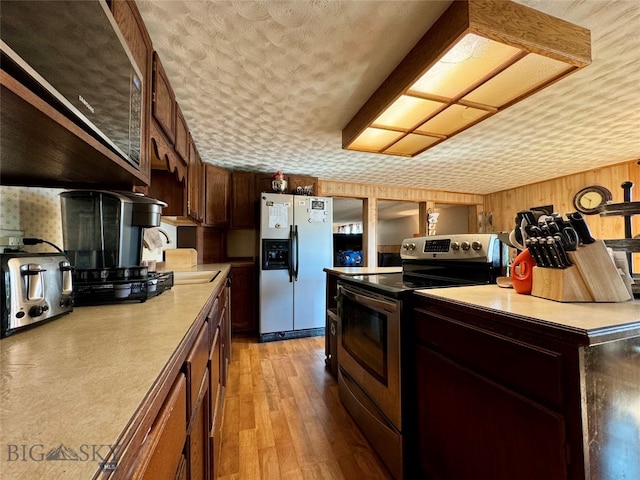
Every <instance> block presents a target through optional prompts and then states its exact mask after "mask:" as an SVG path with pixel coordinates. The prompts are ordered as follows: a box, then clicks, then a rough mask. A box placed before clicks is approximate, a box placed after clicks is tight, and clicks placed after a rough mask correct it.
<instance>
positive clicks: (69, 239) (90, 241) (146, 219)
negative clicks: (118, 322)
mask: <svg viewBox="0 0 640 480" xmlns="http://www.w3.org/2000/svg"><path fill="white" fill-rule="evenodd" d="M60 197H61V205H62V236H63V239H64V250H65V253H66V254H67V256H68V257H69V261H70V262H71V265H72V266H73V267H74V269H73V279H74V283H75V288H74V294H75V302H76V305H100V304H104V303H115V302H123V301H145V300H147V299H148V298H151V297H153V296H156V295H158V294H160V293H162V292H163V291H164V290H166V289H168V288H171V287H172V286H173V274H172V273H171V272H167V273H163V274H157V273H155V272H149V271H148V269H147V267H144V266H142V265H141V260H142V245H143V237H144V228H149V227H157V226H159V225H160V214H161V212H162V208H163V207H165V206H166V203H164V202H161V201H159V200H155V199H153V198H148V197H145V196H142V195H137V194H133V193H128V192H109V191H102V190H72V191H67V192H62V193H61V194H60Z"/></svg>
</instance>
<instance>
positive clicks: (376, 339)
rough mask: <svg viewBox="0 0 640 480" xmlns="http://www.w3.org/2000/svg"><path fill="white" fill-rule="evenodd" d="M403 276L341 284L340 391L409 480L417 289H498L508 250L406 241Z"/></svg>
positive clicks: (486, 241)
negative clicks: (411, 328)
mask: <svg viewBox="0 0 640 480" xmlns="http://www.w3.org/2000/svg"><path fill="white" fill-rule="evenodd" d="M401 257H402V262H403V264H402V273H392V274H379V275H359V276H346V275H341V276H340V277H339V278H338V362H339V369H338V385H339V394H340V399H341V401H342V403H343V404H344V406H345V408H346V409H347V410H348V411H349V413H350V414H351V415H352V416H353V418H354V420H355V421H356V423H357V424H358V426H359V427H360V428H361V430H362V431H363V432H364V433H365V436H366V437H367V439H368V440H369V442H370V443H371V445H372V446H373V448H374V449H375V450H376V451H377V452H378V454H379V456H380V458H381V459H382V460H383V462H384V463H385V464H386V465H387V468H388V469H389V471H390V472H391V474H392V475H393V476H394V477H395V478H397V479H403V478H409V477H408V475H407V474H408V473H409V471H410V470H409V469H408V468H407V466H406V460H407V458H408V457H410V455H409V453H408V452H410V445H409V443H410V442H408V441H407V439H406V436H407V432H410V430H411V422H412V421H413V420H412V419H411V418H408V417H407V411H406V410H407V407H406V400H407V399H409V398H411V397H412V396H413V395H412V390H411V389H412V382H411V381H410V380H409V381H408V377H409V373H408V372H410V369H411V366H412V364H413V361H412V360H411V359H412V355H413V353H412V352H413V348H412V339H411V338H407V336H406V335H404V334H403V331H404V330H405V324H406V322H409V321H411V316H412V298H413V292H414V291H415V290H417V289H423V288H435V287H454V286H458V285H474V284H483V283H495V279H496V278H497V277H498V276H499V275H500V274H501V272H502V270H503V263H504V260H503V255H502V248H501V242H500V241H499V240H498V238H497V236H496V235H493V234H477V235H474V234H465V235H452V236H442V235H437V236H429V237H421V238H410V239H407V240H404V241H403V243H402V250H401Z"/></svg>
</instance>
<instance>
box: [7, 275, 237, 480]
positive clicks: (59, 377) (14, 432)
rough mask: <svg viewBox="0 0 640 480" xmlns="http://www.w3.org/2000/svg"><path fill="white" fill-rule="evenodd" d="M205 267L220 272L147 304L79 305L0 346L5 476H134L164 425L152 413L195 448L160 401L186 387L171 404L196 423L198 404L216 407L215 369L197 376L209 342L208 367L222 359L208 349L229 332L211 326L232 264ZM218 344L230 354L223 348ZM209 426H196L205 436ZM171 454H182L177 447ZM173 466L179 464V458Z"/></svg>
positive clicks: (74, 479)
mask: <svg viewBox="0 0 640 480" xmlns="http://www.w3.org/2000/svg"><path fill="white" fill-rule="evenodd" d="M208 268H209V269H211V270H219V271H220V274H218V275H217V276H216V277H215V278H214V280H213V281H212V282H210V283H196V284H189V285H174V286H173V287H172V288H171V289H170V290H167V291H165V292H163V293H162V294H161V295H159V296H157V297H154V298H151V299H149V300H147V301H146V302H144V303H124V304H115V305H102V306H94V307H77V308H75V309H74V311H73V312H71V313H70V314H68V315H64V316H62V317H59V318H56V319H54V320H53V321H51V322H49V323H47V324H44V325H41V326H38V327H36V328H33V329H31V330H28V331H23V332H19V333H16V334H15V335H13V336H10V337H8V338H5V339H3V340H1V341H0V355H1V357H0V358H1V362H0V368H1V371H2V385H1V395H2V401H1V410H0V425H1V433H0V442H1V448H2V454H1V455H0V472H2V477H3V478H11V479H14V480H21V479H25V480H32V479H35V478H43V479H44V478H51V479H53V478H55V479H70V480H79V479H91V478H132V475H133V474H132V472H134V471H135V472H137V473H138V474H140V473H141V468H142V467H146V466H149V465H152V463H153V452H150V451H147V450H148V449H149V444H151V443H152V442H155V441H156V439H155V437H154V434H155V433H156V430H157V428H156V427H158V426H164V424H163V425H158V423H159V422H157V421H156V417H157V418H158V419H160V420H167V421H168V423H167V425H172V424H171V421H173V420H172V418H173V417H176V418H175V420H176V421H177V423H178V425H180V423H182V430H181V434H180V435H179V436H178V438H181V439H182V440H183V443H184V440H186V441H189V442H192V444H194V442H195V440H196V438H195V436H196V433H197V432H196V430H195V428H192V429H191V430H190V431H189V432H188V435H187V427H186V422H187V420H189V419H188V418H186V415H185V416H182V415H177V416H175V415H174V416H173V417H172V416H171V413H172V412H171V411H170V410H171V409H167V408H165V407H166V405H167V402H168V400H167V402H165V397H166V398H167V399H169V400H171V399H172V398H174V397H172V395H173V394H174V393H176V392H180V391H182V392H183V393H182V396H180V395H178V394H177V393H176V395H175V398H176V399H182V405H180V402H179V401H176V402H174V403H172V404H171V405H172V406H174V407H175V408H174V410H175V411H178V412H179V411H182V412H183V413H185V412H187V413H192V416H193V418H192V420H197V419H199V418H200V416H199V414H202V419H201V420H203V419H204V420H206V419H209V418H210V416H209V415H208V414H205V413H206V411H207V410H208V409H205V408H199V407H202V406H203V405H204V403H205V402H204V401H203V398H204V399H209V398H211V405H212V406H215V401H216V398H214V396H216V393H217V392H214V391H213V390H215V384H214V382H213V379H215V381H216V382H217V381H218V373H217V372H215V371H214V370H215V369H214V368H211V370H212V371H211V374H210V376H209V374H208V373H203V372H206V371H208V368H207V367H205V366H206V365H208V364H209V358H210V357H209V349H208V345H211V344H212V343H213V347H212V350H211V353H212V356H211V365H212V367H213V365H214V364H215V365H217V362H218V358H217V357H214V356H213V355H214V351H215V352H216V353H215V354H216V355H217V352H218V350H216V348H220V345H223V344H222V343H216V339H218V338H220V342H222V341H223V340H224V336H225V334H226V331H221V332H220V335H219V336H218V330H217V329H216V328H223V329H224V328H226V326H225V325H224V324H223V322H221V323H220V324H219V325H217V326H216V325H215V322H214V320H216V321H217V319H218V318H222V316H223V315H224V308H223V307H224V306H223V305H220V303H223V302H224V301H225V299H226V297H225V295H226V293H225V290H226V289H225V285H226V278H227V274H228V272H229V269H230V266H229V265H228V264H216V265H211V266H208ZM207 324H211V330H209V328H208V325H207ZM209 331H210V332H211V335H209ZM214 335H215V337H214ZM225 343H226V340H225ZM199 345H202V346H203V348H199ZM216 345H218V347H216ZM224 348H225V349H227V353H228V351H229V345H228V344H227V345H224ZM201 358H202V360H200V359H201ZM222 363H224V359H223V362H222ZM192 367H193V368H192ZM196 367H197V368H196ZM200 367H202V368H201V370H202V372H200V373H199V375H200V376H201V377H203V381H202V382H200V379H199V378H198V379H197V380H196V379H195V378H194V381H193V383H194V384H195V383H197V385H195V394H191V393H190V392H189V375H190V374H191V372H195V371H197V370H198V368H200ZM221 368H222V367H221ZM184 371H186V374H185V373H183V372H184ZM205 377H206V378H211V379H212V382H211V390H209V389H208V388H205V387H208V383H207V384H206V385H205V382H204V378H205ZM175 378H177V380H175V383H174V379H175ZM181 378H182V379H181ZM184 385H186V386H187V388H184ZM177 387H181V388H177ZM199 387H200V388H201V392H202V393H201V394H200V393H199V391H198V388H199ZM185 390H186V392H185ZM187 399H188V400H187ZM185 400H186V401H185ZM199 402H201V403H202V404H201V403H199ZM185 403H187V404H185ZM176 405H177V406H176ZM178 407H180V408H178ZM220 412H221V409H220ZM165 414H167V415H166V417H165V416H163V415H165ZM211 416H213V415H211ZM211 420H213V419H211ZM192 423H196V424H197V422H192ZM208 423H209V422H208V421H204V422H203V425H202V427H203V428H204V429H205V430H206V432H204V436H205V437H208V434H209V430H208V427H209V425H208ZM160 433H161V432H160ZM161 440H162V438H161V437H160V441H159V442H158V444H161ZM175 443H178V441H176V442H175ZM174 448H177V449H178V452H177V455H179V456H182V444H178V445H177V446H176V447H174ZM206 448H207V449H209V446H208V445H206ZM178 460H179V461H180V462H181V464H184V463H185V458H184V456H182V459H181V460H180V458H179V457H178ZM187 461H188V459H187ZM142 464H144V465H142ZM192 468H195V467H194V465H193V464H192Z"/></svg>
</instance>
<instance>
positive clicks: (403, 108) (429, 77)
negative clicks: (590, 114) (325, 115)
mask: <svg viewBox="0 0 640 480" xmlns="http://www.w3.org/2000/svg"><path fill="white" fill-rule="evenodd" d="M590 63H591V38H590V32H589V30H587V29H584V28H582V27H578V26H576V25H573V24H570V23H568V22H565V21H564V20H560V19H558V18H555V17H551V16H549V15H546V14H544V13H542V12H538V11H537V10H533V9H532V8H529V7H526V6H524V5H520V4H518V3H515V2H511V1H503V0H471V1H470V0H457V1H455V2H453V3H452V4H451V6H450V7H449V8H448V9H447V10H446V11H445V13H444V14H443V15H442V16H441V17H440V18H439V19H438V20H437V21H436V23H435V24H434V25H433V26H432V27H431V28H430V29H429V31H427V33H426V34H425V35H424V36H423V37H422V39H421V40H420V41H419V42H418V43H417V44H416V45H415V46H414V48H413V49H412V50H411V51H410V52H409V54H408V55H407V56H406V57H405V58H404V59H403V60H402V61H401V62H400V63H399V64H398V66H397V67H396V69H395V70H394V71H393V72H392V73H391V75H389V77H388V78H387V79H386V80H385V81H384V83H383V84H382V85H381V86H380V87H379V88H378V90H376V92H375V93H374V94H373V95H372V96H371V98H369V100H367V102H366V103H365V104H364V105H363V106H362V108H361V109H360V110H359V111H358V113H357V114H356V115H355V116H354V117H353V118H352V119H351V121H350V122H349V123H348V124H347V126H346V127H345V128H344V129H343V131H342V146H343V148H347V149H351V150H363V151H367V152H379V153H387V154H392V155H406V156H414V155H417V154H419V153H421V152H423V151H425V150H426V149H428V148H430V147H432V146H434V145H436V144H437V143H440V142H441V141H443V140H446V139H447V138H449V137H451V136H453V135H455V134H457V133H458V132H460V131H462V130H464V129H466V128H469V127H470V126H472V125H474V124H476V123H478V122H480V121H482V120H483V119H484V118H486V117H488V116H490V115H493V114H495V113H498V112H500V111H501V110H502V109H504V108H507V107H509V106H511V105H513V104H514V103H516V102H518V101H520V100H523V99H525V98H527V97H528V96H530V95H532V94H534V93H535V92H537V91H539V90H541V89H543V88H546V87H547V86H549V85H551V84H552V83H554V82H555V81H557V80H559V79H561V78H562V77H564V76H566V75H568V74H570V73H572V72H574V71H576V70H578V69H580V68H583V67H585V66H587V65H589V64H590ZM414 132H415V133H414ZM394 142H395V143H394Z"/></svg>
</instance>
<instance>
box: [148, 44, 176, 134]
mask: <svg viewBox="0 0 640 480" xmlns="http://www.w3.org/2000/svg"><path fill="white" fill-rule="evenodd" d="M151 112H152V114H153V118H155V119H156V121H157V122H158V124H159V125H160V127H161V128H162V130H163V132H164V134H165V135H166V136H167V139H168V140H169V142H170V143H172V144H173V143H174V142H175V138H176V133H175V119H176V97H175V95H174V93H173V90H172V89H171V84H170V83H169V78H168V77H167V74H166V72H165V71H164V67H163V66H162V62H161V61H160V57H159V56H158V53H157V52H153V105H152V109H151Z"/></svg>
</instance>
